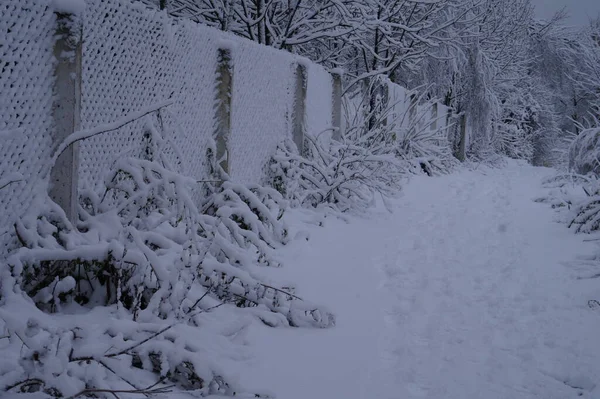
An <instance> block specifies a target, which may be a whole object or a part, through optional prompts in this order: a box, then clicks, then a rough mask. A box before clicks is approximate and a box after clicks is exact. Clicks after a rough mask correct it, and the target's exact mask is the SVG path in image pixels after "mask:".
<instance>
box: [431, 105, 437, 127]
mask: <svg viewBox="0 0 600 399" xmlns="http://www.w3.org/2000/svg"><path fill="white" fill-rule="evenodd" d="M437 118H438V103H433V106H432V107H431V124H430V125H429V129H430V130H436V129H437Z"/></svg>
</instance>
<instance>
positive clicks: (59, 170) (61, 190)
mask: <svg viewBox="0 0 600 399" xmlns="http://www.w3.org/2000/svg"><path fill="white" fill-rule="evenodd" d="M57 22H58V26H57V29H56V33H57V40H56V43H55V45H54V56H55V57H56V59H57V61H58V62H57V64H56V70H55V72H54V75H55V81H54V95H55V102H54V105H53V110H52V114H53V119H54V127H55V129H54V135H53V137H52V140H53V142H54V148H55V149H56V147H57V146H58V145H59V144H60V143H62V142H63V141H64V140H65V139H66V138H67V137H68V136H69V135H71V134H72V133H74V132H76V131H78V130H80V129H81V61H82V60H81V57H82V45H81V25H79V24H78V22H77V20H76V18H75V17H74V16H72V15H68V14H57ZM78 171H79V144H78V143H74V144H73V145H71V146H70V147H68V148H67V149H66V150H65V151H64V152H63V153H62V154H61V155H60V156H59V157H58V159H57V160H56V163H55V164H54V166H53V167H52V170H51V171H50V182H51V185H50V191H49V195H50V198H52V200H53V201H54V202H56V203H57V204H58V205H59V206H60V207H61V208H62V209H63V210H64V211H65V214H66V215H67V217H68V219H69V220H70V221H71V222H73V223H74V222H76V221H77V218H78V209H77V205H78V201H79V198H78V192H77V184H78Z"/></svg>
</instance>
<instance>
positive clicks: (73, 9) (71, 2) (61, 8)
mask: <svg viewBox="0 0 600 399" xmlns="http://www.w3.org/2000/svg"><path fill="white" fill-rule="evenodd" d="M51 6H52V9H54V11H56V12H60V13H64V14H73V15H78V14H81V13H83V12H84V11H85V6H86V4H85V0H52V4H51Z"/></svg>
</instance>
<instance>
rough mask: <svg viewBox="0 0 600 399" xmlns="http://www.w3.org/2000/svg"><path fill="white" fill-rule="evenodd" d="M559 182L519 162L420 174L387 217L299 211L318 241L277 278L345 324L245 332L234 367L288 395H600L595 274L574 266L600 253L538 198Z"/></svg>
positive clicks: (405, 398)
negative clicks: (320, 218) (545, 183)
mask: <svg viewBox="0 0 600 399" xmlns="http://www.w3.org/2000/svg"><path fill="white" fill-rule="evenodd" d="M550 173H552V171H551V170H548V169H541V168H533V167H530V166H526V165H524V164H521V163H517V162H510V163H509V164H508V166H506V167H504V168H501V169H487V168H483V167H480V168H479V169H478V170H472V171H462V172H458V173H455V174H452V175H450V176H444V177H436V178H428V177H418V178H414V179H412V180H411V181H410V183H409V184H408V185H407V186H406V188H405V190H404V193H403V195H402V197H401V198H399V199H398V200H396V201H395V203H394V208H395V209H394V213H393V214H389V213H386V212H385V211H383V210H377V211H374V212H373V213H372V214H370V215H369V216H368V217H365V218H360V219H359V218H352V219H351V220H349V221H348V222H345V221H342V220H339V219H335V220H333V219H331V218H328V219H327V220H326V222H325V225H324V227H318V226H315V225H311V224H310V223H304V222H306V221H308V222H310V220H311V218H312V217H311V216H310V214H307V213H302V212H297V213H296V214H295V215H294V218H295V219H296V222H295V223H294V225H295V227H296V228H297V229H296V230H298V229H303V230H306V231H307V232H308V234H309V235H310V239H309V240H308V242H307V241H306V240H304V239H302V237H303V236H304V234H302V233H300V234H299V235H298V238H299V239H298V240H296V241H294V242H293V243H292V244H291V245H289V246H288V247H287V248H286V249H285V251H284V252H282V256H283V257H284V259H285V267H284V268H281V269H279V270H277V271H275V272H273V271H269V275H270V276H273V275H274V274H275V275H276V277H278V279H279V280H280V281H281V282H287V281H294V282H295V283H296V286H297V288H298V290H297V293H298V294H299V295H300V296H305V297H307V298H310V300H311V301H314V302H316V303H323V304H326V305H327V306H328V307H330V308H331V309H332V310H333V311H334V312H335V313H336V315H337V326H336V327H334V328H332V329H325V330H319V329H294V328H269V327H266V326H263V325H260V324H259V323H258V322H253V323H250V324H242V326H243V325H245V326H246V327H244V328H243V331H240V332H239V333H238V334H237V341H238V342H240V343H242V344H243V345H245V346H246V349H247V351H245V352H246V355H247V356H242V357H240V358H238V359H236V360H235V361H234V360H230V361H226V362H225V363H226V368H227V369H228V370H236V372H237V375H238V377H239V379H240V380H241V381H240V382H241V383H242V385H243V386H245V387H246V388H250V389H254V390H255V391H264V388H268V389H269V391H271V392H273V393H274V394H276V396H277V397H278V398H280V399H358V398H360V399H410V398H432V399H433V398H436V399H465V398H473V399H475V398H477V399H480V398H481V399H495V398H498V399H518V398H543V399H552V398H557V399H558V398H560V399H565V398H576V397H583V398H594V399H598V398H600V387H597V385H599V384H600V335H599V332H600V312H598V311H597V310H593V309H590V308H589V307H588V300H590V299H600V280H599V279H595V280H594V279H578V277H580V276H582V275H585V271H582V270H581V267H580V266H581V265H580V264H579V263H578V261H577V258H578V257H581V256H582V255H590V254H593V253H595V251H596V250H597V247H596V244H595V243H594V242H584V238H585V236H577V235H574V234H573V233H572V232H571V231H569V230H568V229H567V227H566V226H565V225H563V224H558V223H556V222H554V221H553V219H554V213H553V210H552V209H550V208H549V207H548V206H547V205H544V204H539V203H535V202H533V201H532V199H533V198H534V197H536V196H538V195H539V194H541V193H542V189H541V185H540V182H541V179H542V177H544V176H546V175H548V174H550ZM301 220H303V221H304V222H301ZM587 272H588V274H589V270H588V271H587Z"/></svg>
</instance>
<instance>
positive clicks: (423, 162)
mask: <svg viewBox="0 0 600 399" xmlns="http://www.w3.org/2000/svg"><path fill="white" fill-rule="evenodd" d="M386 82H387V81H385V80H384V82H383V83H382V81H381V79H372V80H371V83H370V86H369V89H368V90H367V91H365V92H366V93H371V94H372V95H365V94H364V92H360V93H358V94H357V96H359V97H360V100H359V101H358V102H355V101H353V100H352V99H351V98H350V97H351V96H350V95H348V97H347V98H346V101H345V105H346V114H347V118H346V119H347V121H348V126H347V127H346V130H345V132H344V134H343V136H342V137H341V139H340V140H335V139H333V138H330V137H327V135H325V134H323V133H326V132H322V133H321V134H319V135H317V136H315V135H313V134H309V133H307V134H305V141H304V150H303V153H302V154H300V153H299V151H298V149H297V148H296V145H295V144H294V143H293V142H291V141H290V140H285V141H284V142H282V143H281V144H280V145H279V147H278V149H277V153H276V154H275V155H274V157H273V159H272V161H271V162H270V164H269V171H270V177H271V182H270V184H271V185H272V186H273V187H274V188H275V189H277V190H278V191H279V192H281V193H282V194H283V195H284V196H285V197H286V198H287V199H290V200H291V201H292V202H293V203H295V204H298V205H302V206H309V207H318V206H321V205H323V204H326V205H329V206H333V207H334V208H335V209H337V210H339V211H342V212H346V211H350V210H363V209H365V208H368V207H369V206H371V205H372V204H373V201H374V199H375V196H377V195H380V196H381V197H382V198H384V200H385V199H387V198H390V197H391V196H393V195H395V194H396V193H397V192H398V190H399V189H400V185H401V182H402V181H403V179H404V178H405V177H406V174H407V173H427V174H429V175H432V174H435V173H443V172H446V171H448V170H449V169H450V168H451V167H452V166H453V165H455V163H456V160H455V159H454V158H453V157H452V154H451V151H450V148H449V145H448V141H447V138H446V136H445V130H444V129H441V128H440V129H431V127H430V123H431V120H430V118H429V116H430V115H431V108H429V107H427V106H423V107H420V108H419V111H417V106H416V104H417V103H418V101H416V102H414V104H413V106H412V107H410V108H409V109H407V110H405V111H404V113H402V114H400V115H396V114H394V112H393V111H394V110H395V107H394V106H395V105H396V104H389V102H388V99H387V97H386V96H384V95H381V92H382V90H379V89H380V88H381V87H383V86H381V85H383V84H387V83H386ZM355 94H356V93H355ZM443 118H445V115H444V116H443ZM440 125H441V124H440ZM324 136H325V137H327V138H324Z"/></svg>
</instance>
